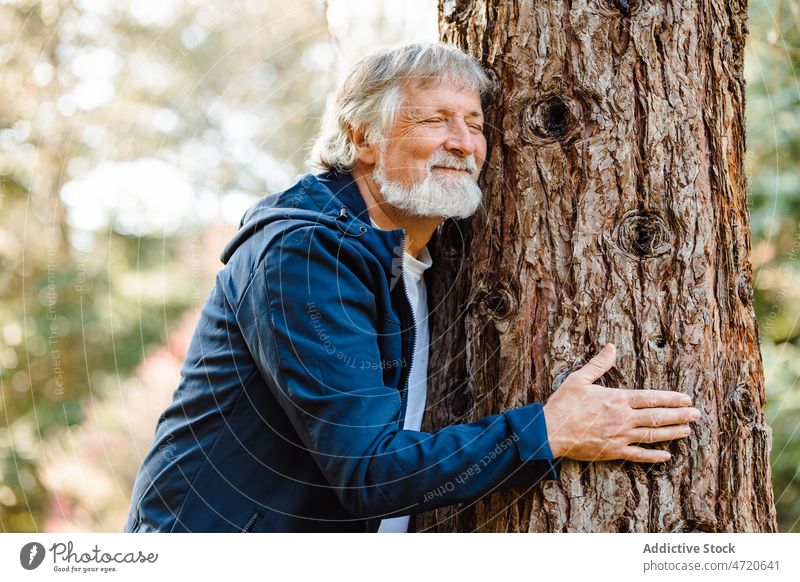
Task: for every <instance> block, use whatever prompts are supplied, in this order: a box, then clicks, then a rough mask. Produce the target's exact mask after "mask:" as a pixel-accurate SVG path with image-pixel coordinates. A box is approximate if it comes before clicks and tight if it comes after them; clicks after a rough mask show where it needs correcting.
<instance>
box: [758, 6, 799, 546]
mask: <svg viewBox="0 0 800 582" xmlns="http://www.w3.org/2000/svg"><path fill="white" fill-rule="evenodd" d="M748 25H749V29H750V36H749V39H748V45H747V50H746V53H745V54H746V56H745V75H746V78H747V112H746V113H747V148H748V159H747V169H748V176H749V192H748V194H749V203H750V208H751V229H752V242H753V254H752V260H753V266H754V271H755V272H754V281H753V286H754V296H753V299H754V305H755V310H756V317H757V319H758V322H759V328H760V332H761V352H762V355H763V358H764V373H765V383H766V389H767V406H766V411H765V413H766V418H767V422H768V424H769V425H770V426H771V427H772V431H773V446H772V455H771V457H772V458H771V461H772V468H773V471H772V474H773V489H774V492H775V502H776V508H777V512H778V521H779V527H780V530H781V531H794V532H800V386H799V385H798V382H797V380H798V376H799V375H800V325H798V315H800V227H799V226H800V171H799V170H798V168H800V81H799V80H798V73H800V67H799V66H798V65H800V2H798V0H779V1H778V2H767V1H766V0H751V2H750V14H749V21H748Z"/></svg>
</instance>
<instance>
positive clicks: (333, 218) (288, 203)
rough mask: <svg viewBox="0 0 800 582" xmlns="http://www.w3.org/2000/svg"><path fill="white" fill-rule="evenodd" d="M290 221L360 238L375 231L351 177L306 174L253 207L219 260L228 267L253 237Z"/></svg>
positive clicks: (333, 173) (343, 174) (334, 173)
mask: <svg viewBox="0 0 800 582" xmlns="http://www.w3.org/2000/svg"><path fill="white" fill-rule="evenodd" d="M287 219H288V220H291V221H301V222H303V223H309V224H317V225H324V226H327V227H329V228H338V229H339V230H340V231H341V232H342V233H344V234H346V235H349V236H361V235H362V234H364V233H365V232H366V231H367V229H371V228H372V226H371V223H370V219H369V213H368V212H367V206H366V204H365V203H364V199H363V198H362V197H361V193H360V192H359V190H358V186H357V185H356V183H355V181H354V180H353V178H352V176H351V175H350V174H349V173H337V172H325V173H322V174H318V175H313V174H306V175H304V176H302V177H301V178H300V179H299V180H298V181H297V182H296V183H295V184H294V185H293V186H291V187H290V188H288V189H287V190H284V191H283V192H279V193H278V194H271V195H269V196H265V197H264V198H262V199H261V200H259V201H258V202H256V203H255V204H254V205H253V206H252V207H250V208H249V209H248V210H247V212H245V214H244V216H243V217H242V220H241V222H240V223H239V230H238V232H237V233H236V234H235V235H234V236H233V238H232V239H231V240H230V241H229V242H228V244H227V245H225V248H224V249H223V251H222V254H221V255H220V260H221V261H222V262H223V263H224V264H227V263H228V261H229V260H230V258H231V257H232V256H233V254H234V253H235V252H236V250H237V249H238V248H239V247H240V246H242V244H244V243H245V242H246V241H247V240H248V239H250V238H251V237H252V236H253V235H255V234H256V233H258V232H259V231H260V230H262V229H263V228H265V227H266V226H267V225H269V224H271V223H273V222H275V221H277V220H287ZM388 232H393V231H388ZM398 232H401V231H400V230H399V229H398Z"/></svg>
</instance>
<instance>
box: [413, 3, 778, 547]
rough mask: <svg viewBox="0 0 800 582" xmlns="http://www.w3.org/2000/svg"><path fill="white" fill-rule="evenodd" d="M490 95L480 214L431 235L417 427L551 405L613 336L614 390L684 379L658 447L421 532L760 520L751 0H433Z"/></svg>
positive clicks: (437, 516)
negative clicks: (746, 70) (746, 63)
mask: <svg viewBox="0 0 800 582" xmlns="http://www.w3.org/2000/svg"><path fill="white" fill-rule="evenodd" d="M439 11H440V30H441V33H442V38H443V40H445V41H447V42H451V43H454V44H456V45H458V46H461V47H462V48H464V49H465V50H467V51H468V52H469V53H471V54H473V55H474V56H476V57H477V58H478V59H479V60H480V61H481V62H482V63H483V64H484V66H485V67H486V68H487V70H488V71H489V72H490V75H491V76H492V77H493V78H494V79H495V81H496V83H497V86H498V90H497V93H496V95H495V97H494V98H493V99H492V100H491V102H490V103H488V104H487V107H486V115H487V139H488V141H489V148H490V155H489V159H488V161H487V165H486V168H485V171H484V176H483V181H482V186H483V188H484V193H485V204H484V209H483V211H480V212H479V213H478V214H477V215H476V216H474V217H473V218H471V219H470V220H468V221H464V222H461V223H457V222H450V221H448V222H447V223H445V225H443V227H442V228H441V229H440V231H439V232H438V233H437V235H436V237H435V239H434V241H432V247H433V254H434V264H435V265H436V271H437V273H436V275H437V277H436V281H435V282H434V283H433V287H432V290H431V298H430V299H429V305H430V309H431V323H432V327H431V344H432V345H431V358H430V368H429V373H430V382H429V386H430V388H431V392H430V393H429V396H428V402H429V404H430V405H431V407H432V408H431V409H430V410H429V414H428V417H427V418H426V421H425V425H424V427H423V429H424V430H430V429H432V428H433V427H438V426H444V425H446V424H449V423H453V422H467V421H470V420H474V419H477V418H480V417H482V416H485V415H488V414H495V413H498V412H501V411H503V410H505V409H507V408H510V407H515V406H520V405H523V404H525V403H527V402H530V401H534V400H539V401H546V399H547V398H548V396H549V395H550V394H551V393H552V391H553V390H554V389H555V388H556V387H557V386H558V384H559V382H560V381H561V380H562V379H563V378H564V377H565V375H566V374H567V373H568V372H570V371H572V370H573V369H575V368H576V367H578V366H580V365H581V364H582V363H584V362H585V361H586V360H587V359H588V358H589V357H591V356H592V355H593V354H594V353H596V352H597V351H598V350H599V349H600V348H602V346H603V345H604V344H605V343H607V342H613V343H615V344H616V345H617V348H618V359H617V366H616V367H615V368H614V369H613V370H612V371H611V372H610V373H609V374H607V375H606V376H605V377H604V380H605V382H606V383H607V385H613V386H622V387H627V388H630V389H671V390H679V391H682V392H685V393H687V394H689V395H690V396H691V397H692V399H693V401H694V403H695V406H697V407H698V408H700V409H701V411H702V412H703V418H702V419H701V420H700V421H698V422H697V423H695V428H694V429H693V434H692V435H691V436H690V437H689V438H688V439H683V440H681V441H676V442H674V443H672V444H669V445H663V446H669V449H670V450H671V452H672V454H673V461H671V462H669V463H666V464H658V465H642V464H635V463H622V462H607V463H578V462H573V461H565V462H564V463H563V464H562V470H561V478H560V480H559V481H557V482H547V483H543V484H539V485H537V486H534V487H532V488H529V489H527V490H520V489H515V490H511V491H504V492H498V493H495V494H493V495H490V496H487V497H485V498H484V499H482V500H480V501H478V502H476V503H472V504H462V505H458V506H452V507H448V508H443V509H440V510H438V511H435V512H429V513H426V514H420V515H418V516H416V519H415V526H414V527H415V529H416V530H417V531H502V532H505V531H536V532H548V531H555V532H560V531H569V532H576V531H580V532H584V531H604V532H615V531H621V532H628V531H630V532H634V531H635V532H647V531H661V532H664V531H679V532H685V531H710V532H721V531H725V532H731V531H775V530H776V519H775V510H774V505H773V496H772V487H771V480H770V464H769V450H770V445H771V433H770V430H769V428H768V427H767V426H766V425H765V421H764V417H763V413H762V410H763V406H764V399H765V398H764V378H763V369H762V363H761V355H760V351H759V345H760V342H759V337H758V329H757V323H756V320H755V315H754V312H753V307H752V303H751V298H752V287H751V280H752V267H751V263H750V233H749V211H748V207H747V191H746V190H747V189H746V177H745V174H744V168H743V162H744V155H745V128H744V95H745V87H744V84H745V83H744V79H743V74H742V72H743V49H744V43H745V35H746V33H747V27H746V23H745V22H746V18H747V6H746V0H658V1H656V0H641V1H636V0H631V1H627V0H542V1H538V0H537V1H535V2H534V1H533V0H524V1H523V0H483V1H464V0H458V1H454V0H440V5H439Z"/></svg>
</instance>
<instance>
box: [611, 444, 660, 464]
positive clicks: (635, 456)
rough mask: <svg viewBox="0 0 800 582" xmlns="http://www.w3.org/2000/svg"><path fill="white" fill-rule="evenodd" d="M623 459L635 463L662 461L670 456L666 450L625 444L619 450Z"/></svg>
mask: <svg viewBox="0 0 800 582" xmlns="http://www.w3.org/2000/svg"><path fill="white" fill-rule="evenodd" d="M620 452H621V453H622V455H623V457H622V458H623V459H625V460H626V461H634V462H636V463H663V462H665V461H669V460H670V459H671V458H672V455H670V454H669V453H668V452H667V451H660V450H658V449H645V448H644V447H634V446H632V445H631V446H627V447H624V448H623V449H622V451H620Z"/></svg>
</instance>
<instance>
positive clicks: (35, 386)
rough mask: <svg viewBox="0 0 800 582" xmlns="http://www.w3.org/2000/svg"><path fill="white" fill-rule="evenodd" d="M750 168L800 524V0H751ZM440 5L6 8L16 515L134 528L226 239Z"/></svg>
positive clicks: (2, 460) (2, 163)
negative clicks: (364, 70) (354, 77)
mask: <svg viewBox="0 0 800 582" xmlns="http://www.w3.org/2000/svg"><path fill="white" fill-rule="evenodd" d="M750 10H751V19H750V20H751V24H750V38H749V45H748V49H747V62H746V74H747V78H748V108H747V115H748V151H749V154H748V155H749V158H748V163H749V166H748V171H749V175H750V197H751V202H752V206H751V212H752V228H753V257H752V258H753V264H754V269H755V281H754V286H755V287H756V289H755V305H756V313H757V315H758V318H759V322H760V326H761V332H762V352H763V355H764V366H765V373H766V384H767V392H768V397H769V402H768V420H769V423H770V425H771V426H772V427H773V431H774V445H773V453H772V460H773V464H774V465H773V468H774V486H775V499H776V504H777V508H778V517H779V520H780V526H781V529H782V530H783V531H788V530H791V529H793V530H794V531H800V521H799V520H800V475H798V467H800V428H798V425H800V389H798V387H797V386H796V380H797V378H798V375H800V347H799V346H798V338H800V327H798V326H797V321H796V320H797V314H798V313H800V228H798V219H800V172H798V170H797V168H798V167H800V163H799V162H800V160H798V158H799V157H800V109H799V108H798V102H799V101H800V85H799V83H798V80H797V79H796V77H795V71H796V65H797V64H798V62H800V0H783V1H780V0H779V1H778V2H777V3H775V2H768V1H767V0H751V2H750ZM435 38H436V2H435V1H434V0H414V1H411V0H407V1H405V2H401V1H399V0H398V1H394V2H392V1H388V0H385V1H381V2H375V3H364V2H357V1H356V0H327V1H323V0H316V1H313V0H311V1H303V0H301V1H300V2H292V1H290V0H268V1H267V2H257V1H255V0H235V1H233V2H222V1H221V0H202V1H201V0H122V1H120V2H105V1H103V0H29V1H25V0H4V1H3V2H0V87H2V90H1V91H0V261H2V262H1V263H0V265H1V266H0V396H2V397H1V398H0V471H2V476H0V531H69V530H75V531H118V530H120V529H121V527H122V524H123V522H124V519H125V515H126V513H127V509H128V503H129V495H130V489H131V486H132V483H133V478H134V476H135V473H136V471H137V470H138V467H139V463H140V461H141V458H142V456H143V455H144V453H145V451H146V449H147V447H148V446H149V444H150V442H151V439H152V436H153V430H154V427H155V422H156V419H157V417H158V414H159V413H160V412H161V410H162V409H163V407H164V405H165V404H166V403H167V402H168V400H169V398H170V396H171V392H172V390H173V389H174V387H175V385H177V381H178V374H179V368H180V364H181V362H182V359H183V353H184V351H185V348H186V346H187V344H188V340H189V337H190V335H191V333H192V331H193V328H194V324H195V322H196V320H197V316H198V309H199V306H200V305H201V304H202V302H203V301H204V300H205V297H206V294H207V293H208V291H209V289H210V288H211V285H212V282H213V278H214V274H215V272H216V271H217V269H218V268H219V266H221V265H220V263H219V262H218V259H217V257H218V255H219V253H220V251H221V249H222V246H223V245H224V243H225V241H226V240H227V238H228V237H229V236H230V235H231V234H232V233H233V231H234V229H235V227H236V225H237V224H238V221H239V218H240V217H241V214H242V212H243V211H244V210H245V209H246V208H247V207H248V206H249V205H250V204H252V203H253V202H254V201H255V200H256V199H257V198H259V197H261V196H263V195H265V194H268V193H270V192H276V191H279V190H281V189H282V188H284V187H286V186H288V185H289V184H290V182H291V181H292V178H293V177H294V176H295V175H296V174H298V173H301V172H304V171H306V168H304V166H303V160H304V158H305V156H306V154H307V151H308V147H309V145H310V140H311V138H312V136H313V134H314V133H315V131H316V128H317V124H318V121H319V117H320V115H321V112H322V109H323V106H324V102H325V99H326V97H327V94H328V92H329V91H330V90H331V89H332V88H333V87H334V86H335V83H336V81H337V80H338V77H339V75H340V74H341V72H342V71H343V70H344V69H346V67H347V66H348V65H349V64H350V63H351V62H352V61H353V60H354V59H355V58H356V57H357V56H360V55H361V54H363V53H365V52H367V51H368V50H370V49H372V48H375V47H377V46H380V45H382V44H384V43H392V42H397V41H403V40H421V39H427V40H434V39H435Z"/></svg>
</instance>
